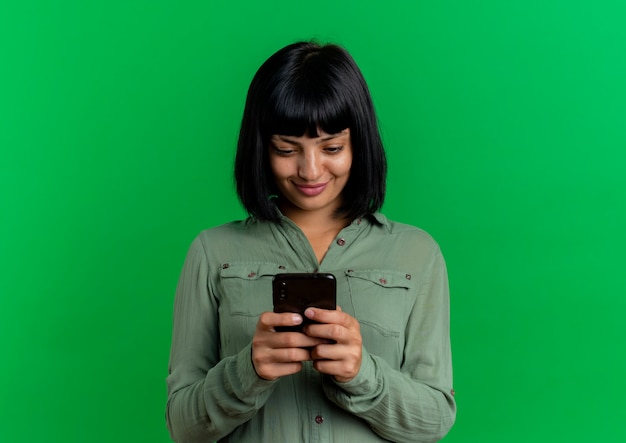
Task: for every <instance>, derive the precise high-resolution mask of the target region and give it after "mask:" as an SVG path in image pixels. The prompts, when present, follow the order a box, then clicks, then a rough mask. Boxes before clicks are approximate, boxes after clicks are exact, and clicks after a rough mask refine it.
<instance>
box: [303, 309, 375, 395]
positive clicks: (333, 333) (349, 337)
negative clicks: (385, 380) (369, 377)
mask: <svg viewBox="0 0 626 443" xmlns="http://www.w3.org/2000/svg"><path fill="white" fill-rule="evenodd" d="M304 315H306V316H307V318H310V319H311V320H315V321H316V322H319V323H321V324H312V325H308V326H307V327H306V328H305V330H304V333H305V334H307V335H308V336H310V337H316V338H320V339H324V343H322V344H318V345H316V346H315V347H314V348H313V349H312V350H311V358H312V359H313V367H314V368H315V369H317V370H318V371H319V372H321V373H323V374H328V375H332V376H334V377H335V380H336V381H338V382H340V383H345V382H348V381H350V380H352V379H353V378H354V377H356V375H357V374H358V373H359V369H361V360H362V357H363V354H362V352H363V339H362V337H361V326H360V325H359V322H358V320H357V319H355V318H354V317H352V316H351V315H349V314H346V313H345V312H343V311H342V310H341V308H340V307H337V310H336V311H329V310H326V309H319V308H308V309H307V310H306V311H305V312H304Z"/></svg>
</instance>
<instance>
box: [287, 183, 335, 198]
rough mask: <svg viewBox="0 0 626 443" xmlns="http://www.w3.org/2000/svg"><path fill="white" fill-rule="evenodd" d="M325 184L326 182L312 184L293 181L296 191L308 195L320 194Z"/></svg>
mask: <svg viewBox="0 0 626 443" xmlns="http://www.w3.org/2000/svg"><path fill="white" fill-rule="evenodd" d="M327 185H328V183H318V184H312V185H308V184H298V183H294V186H295V187H296V189H298V191H300V192H301V193H302V194H304V195H306V196H308V197H315V196H316V195H320V194H321V193H322V192H324V189H326V186H327Z"/></svg>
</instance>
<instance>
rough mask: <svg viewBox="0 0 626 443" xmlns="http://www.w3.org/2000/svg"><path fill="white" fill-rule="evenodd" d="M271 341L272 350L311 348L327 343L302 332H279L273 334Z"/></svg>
mask: <svg viewBox="0 0 626 443" xmlns="http://www.w3.org/2000/svg"><path fill="white" fill-rule="evenodd" d="M270 340H271V345H270V347H272V348H310V347H312V346H317V345H319V344H322V343H324V342H325V341H324V340H323V339H321V338H318V337H313V336H308V335H306V334H303V333H302V332H278V333H275V334H272V336H271V338H270Z"/></svg>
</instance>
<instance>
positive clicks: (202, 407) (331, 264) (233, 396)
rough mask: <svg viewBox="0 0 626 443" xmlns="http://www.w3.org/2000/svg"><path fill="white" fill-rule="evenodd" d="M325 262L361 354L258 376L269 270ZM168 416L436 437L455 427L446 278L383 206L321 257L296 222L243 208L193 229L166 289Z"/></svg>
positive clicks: (218, 424) (184, 429)
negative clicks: (352, 368) (336, 371)
mask: <svg viewBox="0 0 626 443" xmlns="http://www.w3.org/2000/svg"><path fill="white" fill-rule="evenodd" d="M314 271H318V272H330V273H332V274H334V275H335V277H336V279H337V304H338V305H339V306H341V308H342V309H343V310H344V311H345V312H347V313H349V314H350V315H352V316H354V317H355V318H356V319H357V320H358V321H359V323H360V326H361V335H362V338H363V357H362V364H361V368H360V371H359V373H358V374H357V376H356V377H355V378H354V379H352V380H351V381H349V382H347V383H337V382H335V381H334V379H332V377H329V376H325V375H322V374H320V373H318V372H317V371H316V370H315V369H314V368H313V367H312V365H311V363H310V362H305V364H304V365H303V369H302V370H301V371H300V372H299V373H297V374H294V375H291V376H286V377H282V378H280V379H278V380H275V381H268V380H263V379H261V378H260V377H259V376H258V375H257V374H256V372H255V370H254V367H253V366H252V361H251V340H252V336H253V335H254V331H255V328H256V323H257V320H258V318H259V315H260V314H261V313H262V312H265V311H271V310H272V277H273V276H274V275H275V274H277V273H282V272H314ZM167 385H168V404H167V424H168V428H169V430H170V433H171V436H172V438H173V439H174V441H177V442H186V441H206V442H211V441H214V440H217V441H225V442H226V441H233V442H235V441H236V442H259V441H266V442H342V443H343V442H360V443H367V442H381V441H389V440H390V441H397V442H403V441H411V442H421V441H433V440H437V439H439V438H442V437H443V436H444V435H445V434H446V433H447V431H448V430H449V428H450V427H451V426H452V424H453V422H454V418H455V413H456V405H455V402H454V398H453V396H452V395H451V392H452V364H451V356H450V339H449V297H448V281H447V274H446V268H445V264H444V260H443V257H442V255H441V252H440V250H439V247H438V245H437V244H436V243H435V241H434V240H433V239H432V238H431V237H430V236H429V235H428V234H427V233H425V232H424V231H422V230H420V229H418V228H415V227H412V226H408V225H404V224H400V223H395V222H391V221H389V220H387V219H386V218H385V217H384V216H383V215H382V214H375V215H374V216H372V218H371V219H370V218H363V219H359V220H355V221H354V222H353V223H351V224H350V225H349V226H347V227H346V228H344V229H343V230H342V231H341V232H340V233H339V235H338V236H337V238H336V240H335V241H334V242H332V243H331V244H330V247H329V249H328V251H327V253H326V255H325V256H324V259H323V261H322V263H318V262H317V259H316V257H315V254H314V252H313V249H312V248H311V246H310V244H309V242H308V241H307V239H306V237H305V236H304V234H303V233H302V231H301V230H300V229H299V228H298V227H297V226H296V225H295V224H294V223H293V222H291V220H289V219H287V218H286V217H282V221H281V223H272V222H266V221H260V220H256V219H253V218H250V219H247V220H245V221H241V222H233V223H229V224H226V225H223V226H220V227H217V228H213V229H209V230H207V231H204V232H202V233H200V235H199V236H198V237H197V238H196V239H195V240H194V242H193V243H192V245H191V247H190V249H189V252H188V254H187V258H186V260H185V264H184V266H183V270H182V272H181V276H180V280H179V284H178V287H177V291H176V300H175V308H174V329H173V337H172V348H171V355H170V365H169V376H168V377H167Z"/></svg>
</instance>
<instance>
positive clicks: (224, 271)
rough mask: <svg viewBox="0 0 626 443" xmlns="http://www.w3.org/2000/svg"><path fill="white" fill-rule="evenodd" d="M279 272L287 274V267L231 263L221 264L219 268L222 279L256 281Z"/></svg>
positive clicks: (273, 264) (269, 264)
mask: <svg viewBox="0 0 626 443" xmlns="http://www.w3.org/2000/svg"><path fill="white" fill-rule="evenodd" d="M281 272H288V270H287V266H285V265H280V264H278V263H267V262H263V263H259V262H233V263H223V264H222V265H221V266H220V276H221V277H222V278H241V279H244V280H257V279H259V278H261V277H264V276H273V275H276V274H278V273H281Z"/></svg>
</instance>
